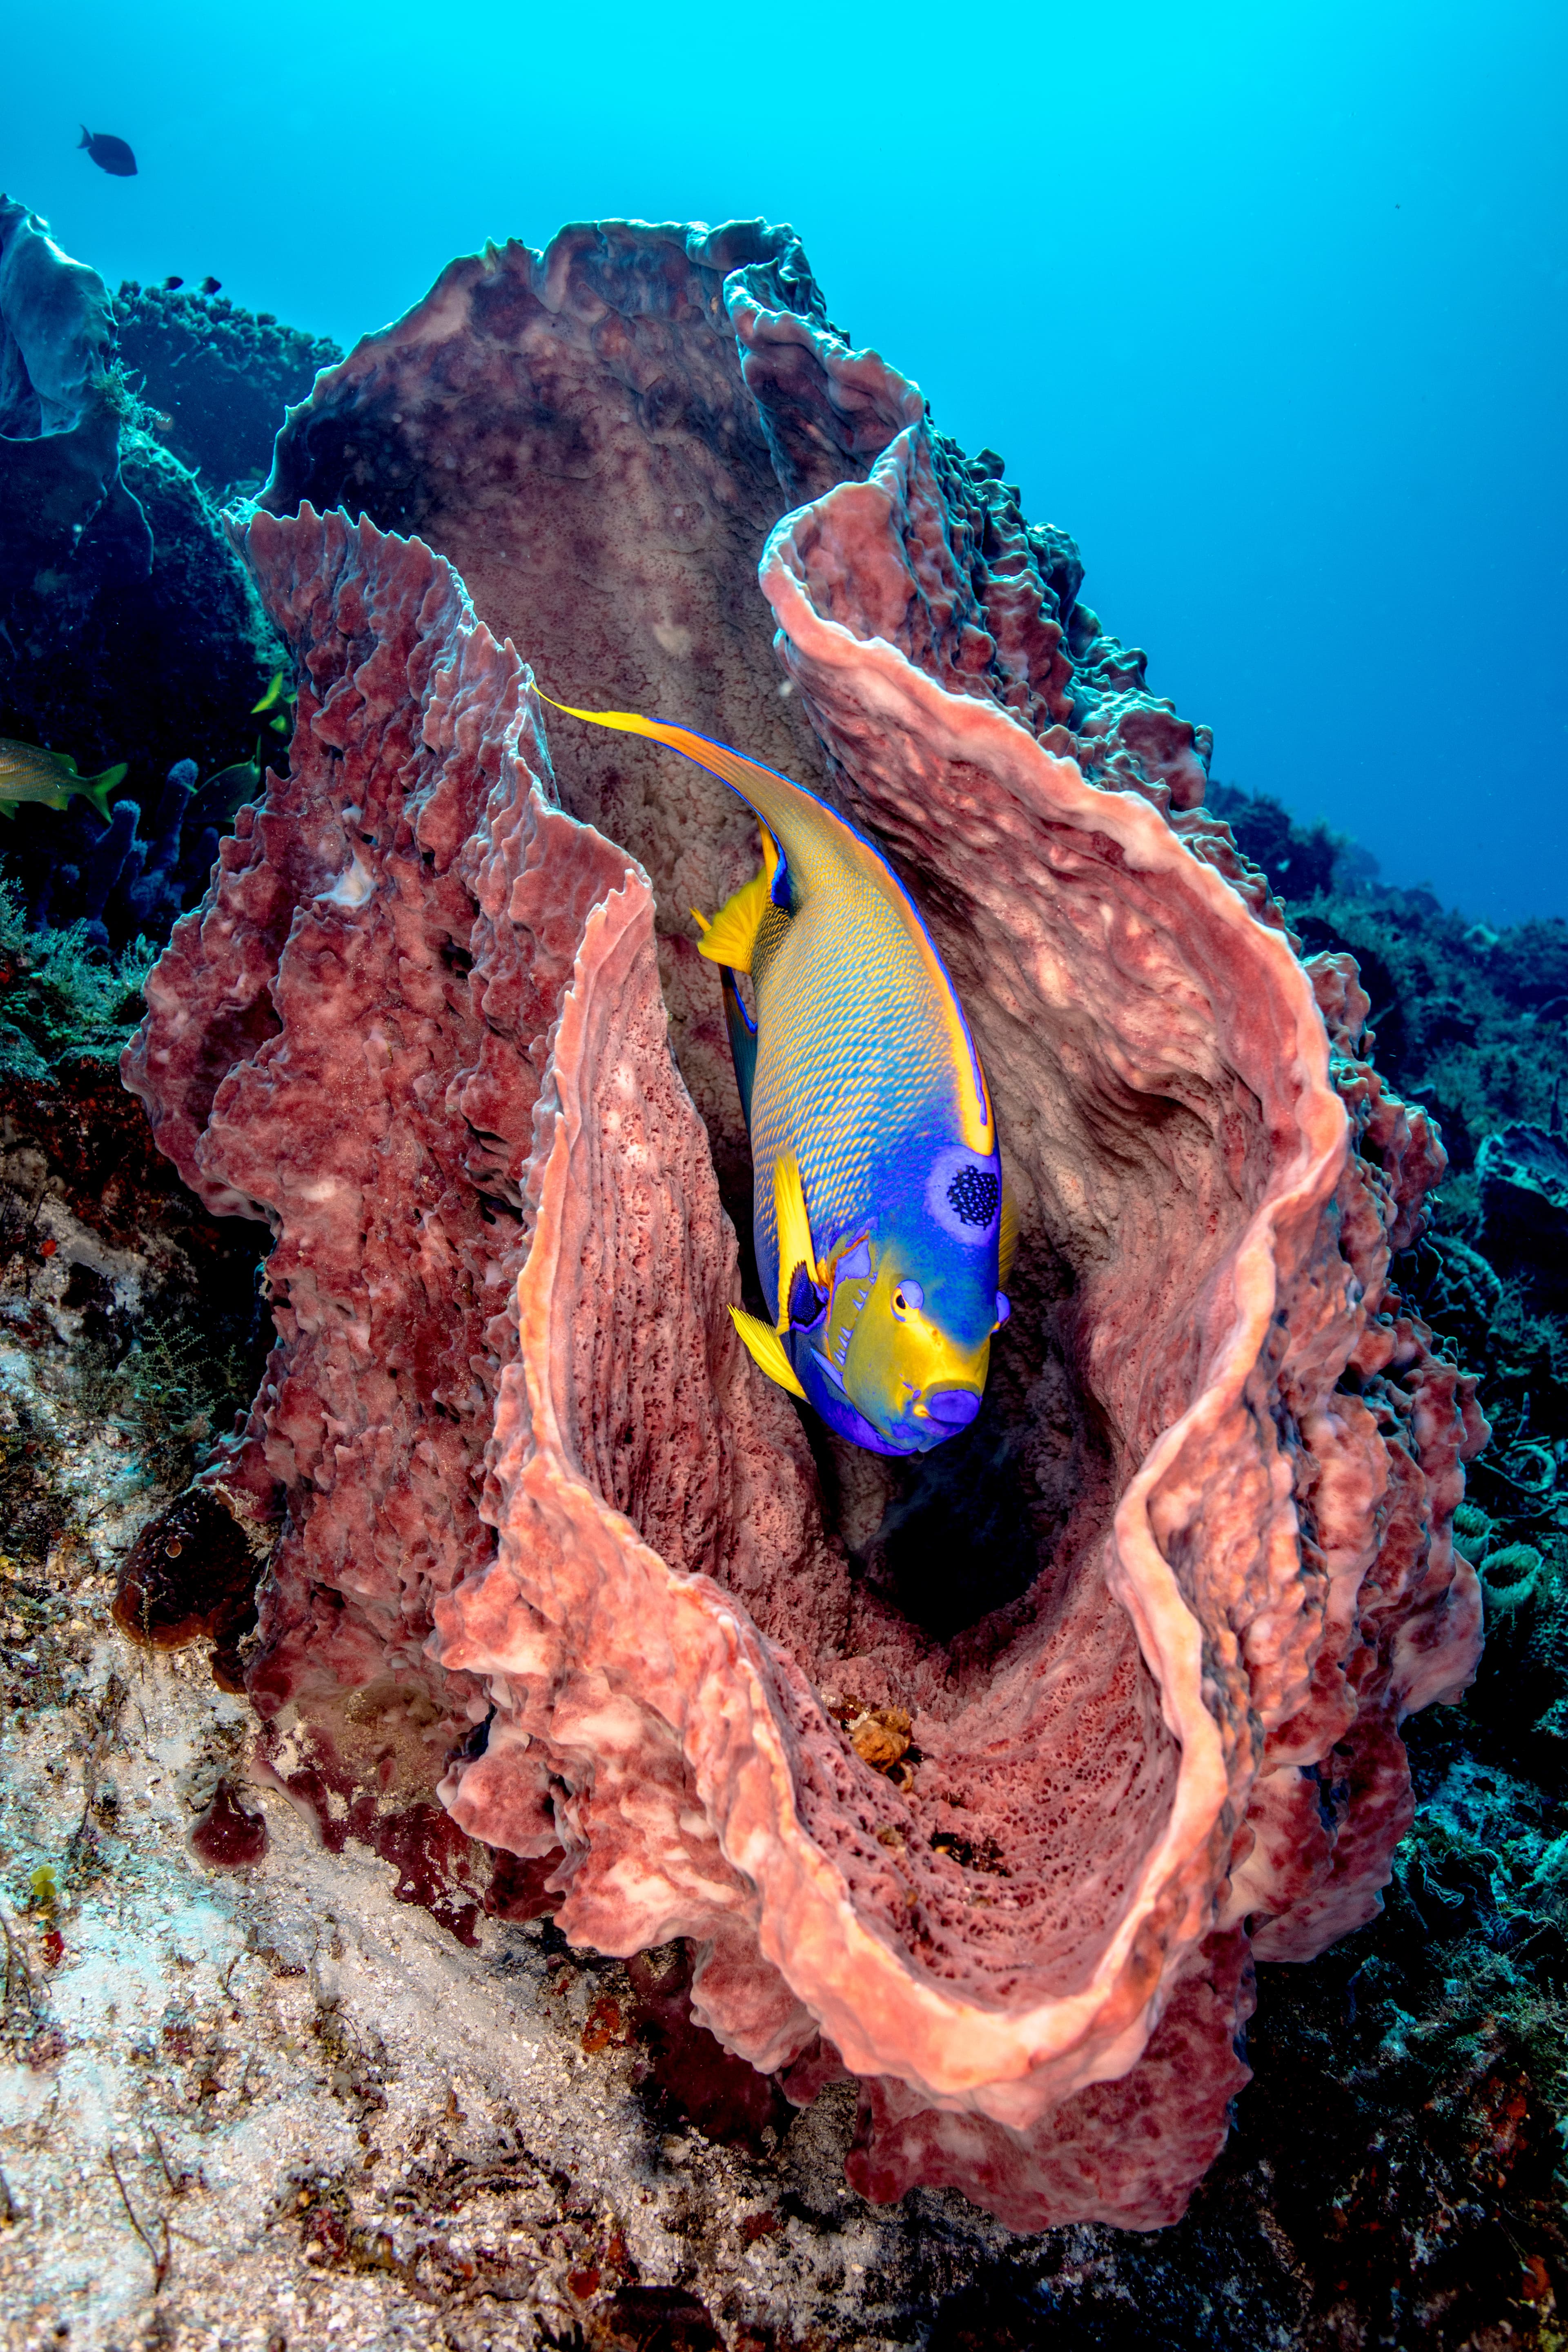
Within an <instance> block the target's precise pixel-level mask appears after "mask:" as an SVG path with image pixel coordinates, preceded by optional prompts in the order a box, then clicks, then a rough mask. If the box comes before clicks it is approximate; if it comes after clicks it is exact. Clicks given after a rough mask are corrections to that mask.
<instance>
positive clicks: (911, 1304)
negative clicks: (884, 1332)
mask: <svg viewBox="0 0 1568 2352" xmlns="http://www.w3.org/2000/svg"><path fill="white" fill-rule="evenodd" d="M924 1305H925V1292H924V1291H923V1290H922V1289H921V1286H920V1284H919V1283H918V1282H900V1285H899V1286H898V1288H897V1290H895V1291H894V1293H893V1312H894V1314H895V1315H912V1314H913V1313H914V1311H915V1309H916V1308H917V1307H923V1306H924Z"/></svg>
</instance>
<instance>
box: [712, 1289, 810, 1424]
mask: <svg viewBox="0 0 1568 2352" xmlns="http://www.w3.org/2000/svg"><path fill="white" fill-rule="evenodd" d="M730 1319H731V1322H732V1323H733V1324H734V1326H735V1328H736V1330H737V1331H738V1332H739V1333H740V1335H741V1338H742V1340H743V1341H744V1343H745V1348H746V1352H747V1354H748V1355H749V1356H750V1357H751V1359H752V1362H753V1363H754V1364H755V1365H756V1366H757V1369H758V1370H759V1371H763V1372H766V1374H767V1376H768V1378H769V1380H770V1381H777V1382H778V1384H779V1386H780V1388H781V1389H787V1390H788V1391H789V1392H790V1394H791V1396H797V1397H799V1399H800V1400H801V1402H802V1403H803V1404H804V1403H805V1402H806V1395H805V1390H804V1389H803V1388H802V1387H801V1384H800V1382H799V1381H797V1380H796V1378H795V1366H794V1365H793V1364H792V1363H791V1362H790V1360H789V1358H788V1357H787V1356H786V1355H785V1353H784V1341H783V1340H782V1339H780V1338H779V1335H778V1333H777V1332H776V1331H775V1330H773V1328H772V1326H771V1325H769V1324H766V1323H764V1322H763V1320H762V1319H761V1318H760V1317H759V1316H756V1315H746V1314H743V1313H742V1310H741V1308H740V1307H731V1309H730Z"/></svg>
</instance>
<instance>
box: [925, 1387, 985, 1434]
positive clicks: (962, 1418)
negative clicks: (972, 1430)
mask: <svg viewBox="0 0 1568 2352" xmlns="http://www.w3.org/2000/svg"><path fill="white" fill-rule="evenodd" d="M921 1411H922V1412H923V1413H926V1414H929V1415H930V1417H931V1420H932V1421H939V1422H941V1423H943V1425H944V1426H945V1427H946V1428H948V1429H967V1428H968V1426H969V1424H970V1423H971V1422H972V1421H973V1419H974V1416H975V1414H976V1413H977V1412H979V1411H980V1398H979V1394H978V1392H977V1391H975V1390H973V1389H934V1390H933V1391H931V1395H930V1396H928V1397H927V1398H926V1400H925V1403H924V1405H923V1407H922V1408H921Z"/></svg>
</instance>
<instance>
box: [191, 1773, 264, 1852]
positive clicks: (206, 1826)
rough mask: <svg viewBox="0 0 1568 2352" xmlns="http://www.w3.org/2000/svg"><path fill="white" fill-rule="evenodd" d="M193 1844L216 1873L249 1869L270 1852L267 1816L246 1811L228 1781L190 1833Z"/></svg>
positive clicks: (214, 1795) (224, 1781)
mask: <svg viewBox="0 0 1568 2352" xmlns="http://www.w3.org/2000/svg"><path fill="white" fill-rule="evenodd" d="M191 1844H192V1846H193V1847H194V1849H195V1852H196V1853H198V1854H200V1856H201V1858H202V1860H203V1861H204V1862H205V1863H210V1864H211V1865H212V1867H213V1868H214V1869H215V1870H246V1869H248V1868H249V1867H250V1865H251V1864H253V1863H258V1862H259V1861H260V1860H261V1858H262V1856H263V1854H264V1853H266V1852H267V1845H268V1837H267V1817H266V1815H265V1814H264V1813H259V1812H257V1813H252V1812H247V1811H246V1809H245V1807H244V1806H243V1805H242V1804H241V1803H240V1802H239V1800H238V1799H237V1796H236V1795H235V1793H234V1790H232V1789H231V1788H230V1787H229V1784H228V1782H227V1780H220V1781H219V1782H218V1784H217V1787H216V1789H215V1790H214V1791H213V1794H212V1800H211V1801H210V1803H209V1804H208V1805H207V1808H206V1810H205V1812H203V1813H202V1814H201V1815H200V1816H199V1817H198V1819H197V1821H196V1823H195V1828H194V1829H193V1830H192V1832H191Z"/></svg>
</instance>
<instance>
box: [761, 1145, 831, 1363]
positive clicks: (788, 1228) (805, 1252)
mask: <svg viewBox="0 0 1568 2352" xmlns="http://www.w3.org/2000/svg"><path fill="white" fill-rule="evenodd" d="M773 1217H774V1220H775V1222H776V1223H777V1225H778V1235H779V1326H778V1328H779V1329H780V1330H781V1331H787V1330H788V1328H789V1295H790V1291H791V1289H792V1287H793V1286H794V1283H795V1274H796V1271H797V1269H798V1268H799V1267H801V1266H803V1265H804V1266H805V1271H806V1274H807V1276H809V1278H810V1279H811V1280H812V1281H813V1282H815V1283H816V1285H817V1287H818V1288H819V1289H823V1288H826V1285H825V1284H824V1282H823V1280H822V1276H821V1275H820V1274H819V1273H818V1271H817V1265H816V1250H815V1249H814V1248H813V1247H812V1244H811V1219H810V1217H809V1216H808V1215H807V1213H806V1207H805V1188H804V1186H803V1185H802V1183H801V1181H800V1162H799V1160H797V1159H796V1158H795V1154H794V1152H793V1151H781V1152H780V1153H779V1156H778V1158H777V1159H776V1160H774V1162H773Z"/></svg>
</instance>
